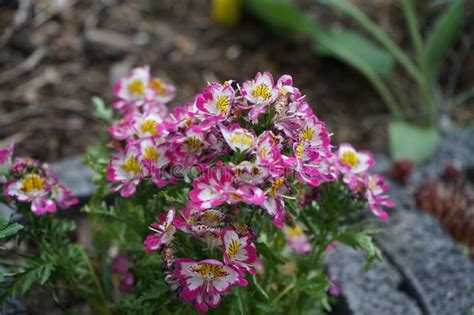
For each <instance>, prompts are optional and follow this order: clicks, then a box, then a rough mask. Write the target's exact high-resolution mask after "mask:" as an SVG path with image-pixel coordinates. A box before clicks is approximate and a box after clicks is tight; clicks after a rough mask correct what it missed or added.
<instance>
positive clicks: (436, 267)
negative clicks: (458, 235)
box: [377, 210, 474, 315]
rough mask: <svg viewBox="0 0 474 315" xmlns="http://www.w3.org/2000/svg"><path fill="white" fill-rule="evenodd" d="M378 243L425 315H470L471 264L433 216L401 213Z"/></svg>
mask: <svg viewBox="0 0 474 315" xmlns="http://www.w3.org/2000/svg"><path fill="white" fill-rule="evenodd" d="M377 240H378V242H379V244H380V245H381V247H382V249H383V251H384V253H385V254H386V255H388V256H389V258H390V259H391V261H392V262H393V263H394V265H396V267H397V268H398V269H399V270H400V272H401V274H402V275H403V277H405V279H406V281H407V282H408V283H407V285H408V286H409V287H410V288H411V291H412V296H414V298H415V299H417V300H418V304H419V305H420V306H421V307H422V309H423V311H424V314H429V315H467V314H473V313H472V310H473V309H474V263H473V262H472V261H471V260H470V258H469V257H468V256H467V254H466V253H465V252H464V251H463V250H462V249H461V248H460V247H459V246H458V245H457V244H456V243H455V242H454V241H453V240H452V239H451V238H450V237H449V235H447V233H446V232H444V231H443V230H442V229H441V227H440V226H439V224H438V223H437V221H436V220H435V219H434V218H433V217H431V216H430V215H427V214H424V213H421V212H415V211H404V210H401V211H399V212H398V213H397V220H394V223H393V224H390V226H389V227H388V228H387V229H386V232H385V233H384V234H383V235H381V236H380V237H378V238H377Z"/></svg>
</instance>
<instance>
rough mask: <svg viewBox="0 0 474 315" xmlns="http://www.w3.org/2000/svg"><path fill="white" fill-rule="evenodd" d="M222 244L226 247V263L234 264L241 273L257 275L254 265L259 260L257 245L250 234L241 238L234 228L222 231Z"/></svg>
mask: <svg viewBox="0 0 474 315" xmlns="http://www.w3.org/2000/svg"><path fill="white" fill-rule="evenodd" d="M221 237H222V244H223V247H224V262H225V263H226V264H232V265H234V266H235V267H236V268H237V269H239V270H240V271H248V272H249V273H250V274H252V275H255V274H256V272H255V269H253V266H252V264H253V263H255V261H256V260H257V255H256V249H255V245H254V244H253V243H252V241H251V239H250V238H251V236H250V234H249V233H247V234H245V235H243V236H242V237H240V236H239V235H238V234H237V232H236V231H235V230H234V229H233V228H232V227H226V228H225V229H223V230H222V234H221Z"/></svg>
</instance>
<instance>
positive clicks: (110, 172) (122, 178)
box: [107, 145, 144, 197]
mask: <svg viewBox="0 0 474 315" xmlns="http://www.w3.org/2000/svg"><path fill="white" fill-rule="evenodd" d="M143 176H144V168H143V166H142V164H141V163H140V151H139V149H138V148H137V146H135V145H129V146H127V147H126V148H125V150H120V151H118V152H116V153H115V155H114V156H113V157H112V158H111V159H110V163H109V166H108V167H107V179H108V180H109V181H110V182H112V183H118V185H117V186H115V187H114V188H113V189H112V191H119V190H120V194H121V195H122V196H123V197H130V196H131V195H133V194H134V193H135V190H136V188H137V185H138V184H139V183H140V181H141V179H142V177H143Z"/></svg>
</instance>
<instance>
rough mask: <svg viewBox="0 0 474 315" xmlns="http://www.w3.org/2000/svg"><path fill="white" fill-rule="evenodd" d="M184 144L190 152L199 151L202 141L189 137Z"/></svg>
mask: <svg viewBox="0 0 474 315" xmlns="http://www.w3.org/2000/svg"><path fill="white" fill-rule="evenodd" d="M186 143H187V144H188V146H189V147H190V148H191V149H192V150H199V149H200V148H201V147H202V141H201V140H199V139H198V138H196V137H189V138H188V139H187V140H186Z"/></svg>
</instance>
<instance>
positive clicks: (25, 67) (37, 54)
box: [0, 47, 48, 85]
mask: <svg viewBox="0 0 474 315" xmlns="http://www.w3.org/2000/svg"><path fill="white" fill-rule="evenodd" d="M47 52H48V49H47V48H45V47H41V48H38V49H36V50H35V51H34V52H33V53H32V54H31V55H29V56H28V58H26V60H24V61H23V62H21V63H20V64H18V65H16V66H15V67H13V68H11V69H8V70H6V71H4V72H2V73H0V85H3V84H5V83H7V82H8V81H10V80H12V79H14V78H16V77H18V76H20V75H22V74H23V73H26V72H28V71H31V70H32V69H33V68H34V67H36V66H37V65H38V64H39V63H40V61H41V60H42V59H43V58H44V56H46V53H47Z"/></svg>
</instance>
